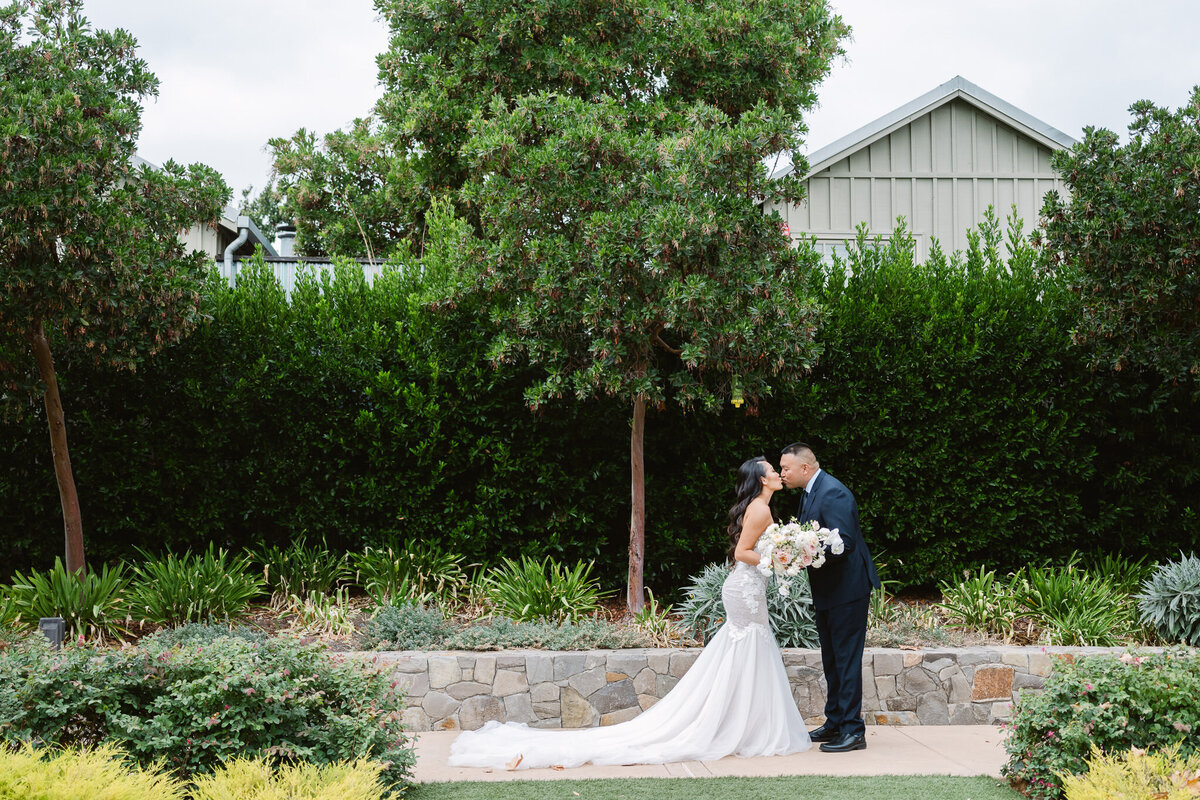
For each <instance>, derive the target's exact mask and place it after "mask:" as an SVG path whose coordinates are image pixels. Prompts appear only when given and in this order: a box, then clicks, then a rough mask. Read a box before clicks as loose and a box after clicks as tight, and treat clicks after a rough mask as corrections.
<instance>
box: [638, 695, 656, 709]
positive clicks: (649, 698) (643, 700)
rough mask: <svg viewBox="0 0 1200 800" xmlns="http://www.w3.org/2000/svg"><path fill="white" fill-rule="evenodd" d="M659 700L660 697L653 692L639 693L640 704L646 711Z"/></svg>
mask: <svg viewBox="0 0 1200 800" xmlns="http://www.w3.org/2000/svg"><path fill="white" fill-rule="evenodd" d="M658 700H659V698H657V697H655V696H654V695H652V694H639V695H638V706H639V707H641V709H642V711H645V710H646V709H647V708H650V706H652V705H654V704H655V703H657V702H658Z"/></svg>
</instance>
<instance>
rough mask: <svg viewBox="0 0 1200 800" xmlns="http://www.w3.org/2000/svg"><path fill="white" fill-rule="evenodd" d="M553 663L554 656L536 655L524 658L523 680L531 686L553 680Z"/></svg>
mask: <svg viewBox="0 0 1200 800" xmlns="http://www.w3.org/2000/svg"><path fill="white" fill-rule="evenodd" d="M554 661H555V657H554V656H547V655H537V654H535V655H528V656H525V679H526V680H527V681H529V682H530V683H531V684H533V683H547V682H549V681H552V680H554Z"/></svg>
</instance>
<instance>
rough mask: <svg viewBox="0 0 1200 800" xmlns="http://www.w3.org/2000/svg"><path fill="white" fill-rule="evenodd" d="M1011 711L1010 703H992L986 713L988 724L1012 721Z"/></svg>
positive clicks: (1011, 705)
mask: <svg viewBox="0 0 1200 800" xmlns="http://www.w3.org/2000/svg"><path fill="white" fill-rule="evenodd" d="M1012 711H1013V704H1012V701H1009V702H1002V703H992V707H991V710H990V711H989V713H988V722H1009V721H1010V720H1012Z"/></svg>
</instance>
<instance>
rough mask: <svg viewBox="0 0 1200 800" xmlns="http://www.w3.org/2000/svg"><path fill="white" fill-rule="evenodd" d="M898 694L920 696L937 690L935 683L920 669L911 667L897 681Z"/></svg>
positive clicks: (931, 677) (930, 676)
mask: <svg viewBox="0 0 1200 800" xmlns="http://www.w3.org/2000/svg"><path fill="white" fill-rule="evenodd" d="M899 688H900V692H901V693H904V694H915V695H922V694H925V693H926V692H932V691H934V690H936V689H938V688H940V687H939V686H938V683H937V681H935V680H934V679H933V676H932V675H930V674H929V673H928V672H926V671H925V669H923V668H922V667H913V668H912V669H908V670H905V671H904V675H902V676H901V678H900V680H899Z"/></svg>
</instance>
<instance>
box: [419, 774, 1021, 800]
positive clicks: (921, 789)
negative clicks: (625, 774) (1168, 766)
mask: <svg viewBox="0 0 1200 800" xmlns="http://www.w3.org/2000/svg"><path fill="white" fill-rule="evenodd" d="M764 797H802V798H804V800H845V799H846V798H852V800H896V798H906V797H911V798H920V800H1022V795H1021V794H1019V793H1018V792H1016V791H1015V790H1013V789H1012V788H1010V787H1009V786H1008V785H1007V784H1005V783H1004V782H1003V781H1001V780H999V779H997V778H989V777H986V776H983V777H974V778H961V777H951V776H947V775H873V776H856V777H829V776H825V775H799V776H790V777H780V778H612V779H607V780H586V781H571V780H552V781H493V782H482V781H469V782H455V783H423V784H419V785H417V786H414V787H413V788H412V790H411V791H410V792H409V793H408V794H407V798H409V800H706V799H707V798H711V799H712V800H760V798H764Z"/></svg>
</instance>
